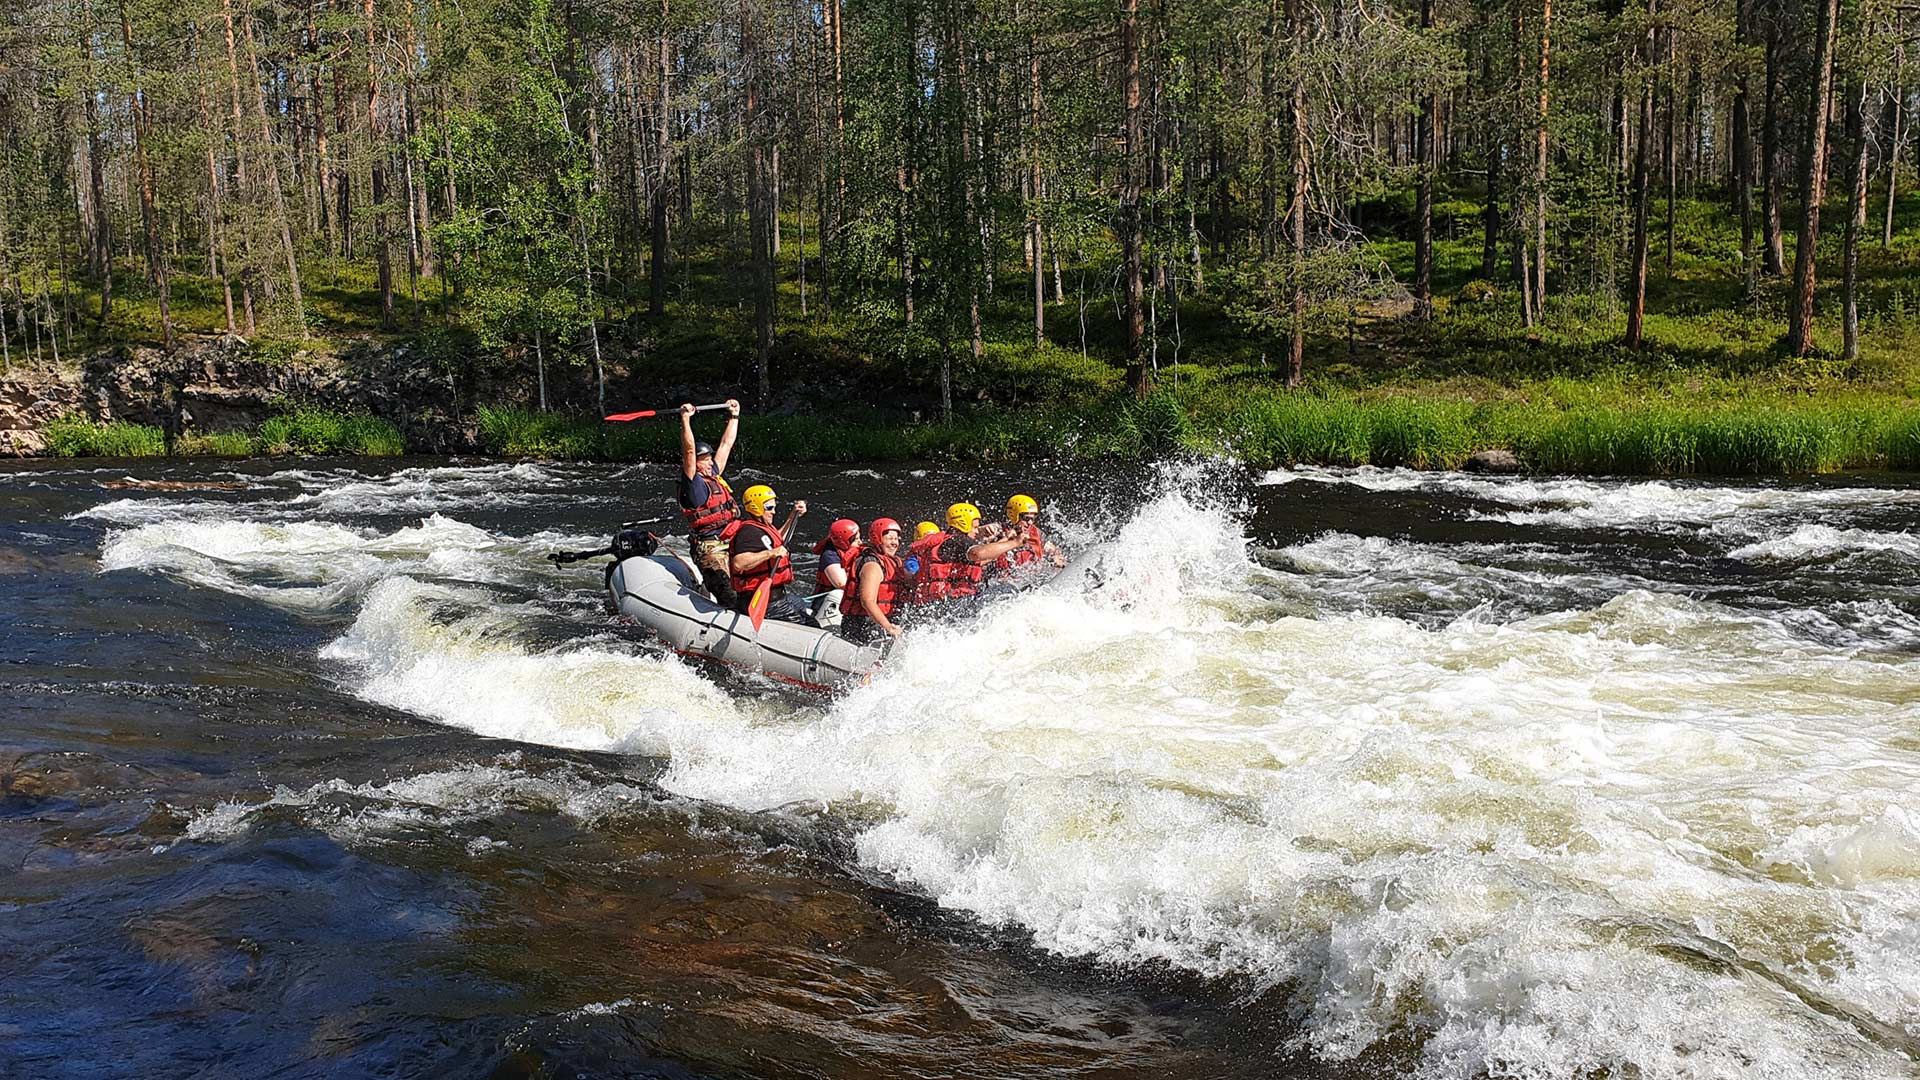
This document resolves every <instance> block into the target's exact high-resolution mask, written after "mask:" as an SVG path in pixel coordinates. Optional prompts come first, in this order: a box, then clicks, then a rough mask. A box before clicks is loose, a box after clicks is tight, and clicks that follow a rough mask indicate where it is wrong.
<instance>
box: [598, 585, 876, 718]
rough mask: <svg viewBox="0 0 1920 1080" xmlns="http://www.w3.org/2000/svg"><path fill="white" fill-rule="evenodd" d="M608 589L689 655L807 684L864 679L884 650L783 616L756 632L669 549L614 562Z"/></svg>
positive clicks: (629, 613)
mask: <svg viewBox="0 0 1920 1080" xmlns="http://www.w3.org/2000/svg"><path fill="white" fill-rule="evenodd" d="M607 591H608V592H609V593H611V594H612V596H613V604H614V607H616V608H617V609H619V612H620V614H622V615H624V616H626V617H627V618H629V619H632V620H633V621H634V622H636V623H639V624H640V625H642V626H644V627H646V628H647V629H649V630H651V631H653V632H654V633H655V634H658V635H659V636H660V637H661V639H662V640H664V641H666V643H667V644H668V645H670V646H672V647H673V649H674V651H676V652H678V653H680V654H681V655H683V656H704V657H707V658H709V659H713V660H718V661H720V662H722V663H726V664H733V665H735V666H738V667H743V668H748V669H751V670H754V671H759V672H763V673H765V674H766V675H768V676H770V677H772V678H775V679H779V680H781V681H783V682H790V683H794V684H796V685H799V686H804V687H807V688H809V689H815V690H826V689H831V688H833V687H836V686H841V685H844V684H846V683H849V682H864V681H866V679H867V678H868V677H870V676H871V675H872V674H873V671H874V669H875V668H876V667H878V666H879V665H880V658H881V656H882V655H883V653H884V651H885V650H884V649H883V647H882V646H881V645H880V644H879V643H875V644H872V645H855V644H854V643H853V642H851V641H848V640H846V639H845V638H842V637H837V636H835V635H834V634H833V633H831V632H830V631H827V630H820V629H815V628H814V627H811V626H801V625H800V624H798V623H789V622H781V621H779V620H777V619H767V620H766V621H764V622H762V623H761V624H760V629H759V631H758V632H756V631H755V630H754V629H753V621H752V620H751V619H748V618H747V617H746V616H745V615H742V614H740V613H739V612H736V611H733V610H730V609H728V608H723V607H721V606H720V605H719V604H716V603H714V602H713V600H712V599H711V598H710V597H708V596H707V594H706V592H705V590H704V589H703V588H702V587H701V584H700V573H699V571H698V570H697V569H695V567H694V565H693V564H692V563H691V562H689V561H687V559H686V558H684V557H683V556H680V555H673V554H669V553H667V552H660V553H658V554H654V555H636V556H633V557H630V558H626V559H622V560H620V561H619V562H618V563H615V564H614V565H613V566H612V567H611V568H610V569H608V571H607Z"/></svg>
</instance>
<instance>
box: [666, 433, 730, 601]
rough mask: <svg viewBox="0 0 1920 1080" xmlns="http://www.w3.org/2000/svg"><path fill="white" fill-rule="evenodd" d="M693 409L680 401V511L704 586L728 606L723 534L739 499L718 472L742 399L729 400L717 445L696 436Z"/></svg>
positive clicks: (727, 451)
mask: <svg viewBox="0 0 1920 1080" xmlns="http://www.w3.org/2000/svg"><path fill="white" fill-rule="evenodd" d="M697 411H698V410H696V409H695V408H694V407H693V405H692V404H691V403H689V404H685V405H682V406H680V482H679V483H678V484H677V485H676V487H677V488H678V494H679V496H680V513H682V514H683V515H685V516H686V519H687V530H688V532H689V534H690V536H689V539H688V541H687V545H688V547H689V548H690V549H691V550H692V554H693V562H694V565H696V566H698V567H699V568H700V576H701V578H702V579H703V580H705V582H706V585H707V591H708V592H710V593H712V594H713V599H714V600H715V602H717V603H719V604H720V605H721V606H722V607H732V606H733V588H732V586H731V585H730V584H729V583H728V571H729V569H730V568H729V567H728V565H727V538H726V535H725V534H726V531H727V527H728V526H730V525H732V524H733V523H734V522H735V521H738V520H739V519H740V504H739V503H738V502H736V501H734V498H733V488H731V487H729V486H728V485H727V482H726V480H725V479H724V478H722V477H721V475H720V474H721V473H723V472H725V471H726V469H727V457H728V455H730V454H732V453H733V441H734V439H735V438H736V437H737V436H738V435H739V434H740V403H739V402H738V401H736V400H734V399H732V398H728V399H727V430H725V431H723V432H721V433H720V446H719V449H715V448H714V447H712V446H710V445H708V444H706V443H704V442H698V441H695V439H694V437H693V414H694V413H695V412H697Z"/></svg>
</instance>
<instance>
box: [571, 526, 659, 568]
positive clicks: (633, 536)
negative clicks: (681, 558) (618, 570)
mask: <svg viewBox="0 0 1920 1080" xmlns="http://www.w3.org/2000/svg"><path fill="white" fill-rule="evenodd" d="M658 550H660V538H659V537H657V536H655V535H653V534H652V533H650V532H648V531H647V530H646V528H645V527H644V526H643V525H642V524H641V523H640V522H638V521H627V522H622V523H621V525H620V531H619V532H616V533H614V534H613V542H612V543H610V544H608V545H607V546H606V547H601V548H594V549H593V550H591V551H550V552H548V553H547V561H549V562H551V563H553V565H555V566H565V565H566V564H568V563H577V562H582V561H584V560H587V559H597V558H599V557H600V556H602V555H611V556H613V561H614V562H619V561H620V560H622V559H632V558H638V557H641V556H646V555H651V554H653V553H654V552H656V551H658Z"/></svg>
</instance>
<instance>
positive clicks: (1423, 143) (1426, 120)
mask: <svg viewBox="0 0 1920 1080" xmlns="http://www.w3.org/2000/svg"><path fill="white" fill-rule="evenodd" d="M1420 29H1422V30H1425V31H1429V32H1431V31H1432V30H1433V0H1420ZM1543 40H1544V39H1543ZM1543 63H1544V54H1543ZM1542 93H1543V94H1544V93H1545V90H1544V88H1543V89H1542ZM1433 99H1434V95H1433V91H1432V90H1431V89H1429V90H1428V91H1427V92H1426V93H1425V94H1422V95H1421V97H1420V127H1419V131H1418V133H1417V135H1416V137H1415V139H1414V153H1415V154H1416V155H1418V158H1419V162H1420V187H1419V192H1418V194H1417V195H1416V197H1415V205H1414V211H1413V216H1414V228H1415V229H1416V230H1418V231H1417V232H1416V233H1415V234H1414V241H1413V315H1414V318H1416V319H1419V320H1420V321H1422V322H1425V321H1427V320H1429V319H1431V318H1433V166H1434V158H1433Z"/></svg>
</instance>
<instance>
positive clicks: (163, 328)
mask: <svg viewBox="0 0 1920 1080" xmlns="http://www.w3.org/2000/svg"><path fill="white" fill-rule="evenodd" d="M120 41H121V44H123V45H124V46H125V47H126V50H127V52H126V62H127V80H128V83H129V85H130V86H131V87H132V90H133V102H132V107H133V160H134V168H135V170H137V171H138V173H139V177H140V225H141V228H142V230H143V231H144V232H145V233H146V241H147V274H148V275H149V276H150V277H152V278H153V285H154V289H155V291H156V294H157V298H158V299H159V301H160V341H161V344H162V345H163V346H164V347H165V348H167V349H172V348H173V310H172V307H171V304H170V300H171V298H170V297H169V296H168V291H169V290H168V281H167V252H166V251H165V249H163V248H162V247H161V246H160V210H159V208H158V207H157V206H155V205H154V197H153V165H152V163H151V162H150V161H149V160H148V159H147V143H148V142H150V141H151V140H152V138H153V132H152V129H153V118H152V113H151V112H150V111H149V110H148V103H147V95H146V93H145V91H144V90H142V89H141V84H140V67H139V65H138V64H137V63H135V61H134V46H133V24H132V23H131V22H130V21H129V20H128V18H127V5H126V0H121V3H120Z"/></svg>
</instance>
